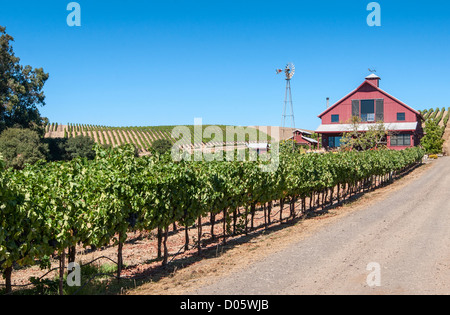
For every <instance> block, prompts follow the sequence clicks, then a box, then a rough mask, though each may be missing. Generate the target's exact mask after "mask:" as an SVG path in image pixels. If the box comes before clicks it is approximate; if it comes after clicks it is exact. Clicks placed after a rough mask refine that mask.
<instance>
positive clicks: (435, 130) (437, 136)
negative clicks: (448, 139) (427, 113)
mask: <svg viewBox="0 0 450 315" xmlns="http://www.w3.org/2000/svg"><path fill="white" fill-rule="evenodd" d="M424 132H425V136H424V137H423V138H422V140H421V141H420V144H421V145H422V146H423V148H424V149H425V151H426V152H427V153H428V154H438V153H442V146H443V144H444V139H442V129H441V127H440V126H439V124H438V122H437V121H436V120H435V119H427V121H426V122H425V128H424Z"/></svg>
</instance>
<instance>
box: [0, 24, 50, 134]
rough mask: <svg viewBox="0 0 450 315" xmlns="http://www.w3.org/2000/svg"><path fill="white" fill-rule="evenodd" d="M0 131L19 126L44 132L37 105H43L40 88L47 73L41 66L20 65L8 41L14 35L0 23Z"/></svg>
mask: <svg viewBox="0 0 450 315" xmlns="http://www.w3.org/2000/svg"><path fill="white" fill-rule="evenodd" d="M0 35H1V36H0V78H1V79H0V132H2V131H3V130H5V129H6V128H10V127H16V126H20V127H23V128H31V129H34V130H37V131H38V132H39V134H40V135H41V136H42V135H43V133H44V118H43V117H41V115H40V113H39V110H38V106H44V105H45V102H44V99H45V95H44V92H43V91H42V89H43V87H44V84H45V82H46V81H47V79H48V77H49V75H48V73H45V72H44V70H43V69H42V68H37V69H33V68H32V67H31V66H22V65H20V63H19V62H20V59H19V58H18V57H16V56H15V54H14V51H13V48H12V46H11V42H13V41H14V38H13V37H12V36H10V35H8V34H7V33H6V29H5V28H4V27H2V26H0Z"/></svg>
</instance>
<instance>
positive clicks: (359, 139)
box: [341, 117, 388, 151]
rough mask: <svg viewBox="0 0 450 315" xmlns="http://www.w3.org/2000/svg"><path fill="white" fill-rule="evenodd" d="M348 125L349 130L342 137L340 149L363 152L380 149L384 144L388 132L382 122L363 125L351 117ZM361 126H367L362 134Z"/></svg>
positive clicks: (358, 119)
mask: <svg viewBox="0 0 450 315" xmlns="http://www.w3.org/2000/svg"><path fill="white" fill-rule="evenodd" d="M350 125H351V128H350V130H349V131H348V132H345V133H344V135H343V136H342V139H341V148H342V149H353V150H358V151H364V150H369V149H372V148H380V147H381V146H383V145H384V144H385V142H386V136H387V134H388V131H387V130H386V127H385V126H384V124H383V122H377V123H375V124H365V125H363V124H362V123H361V120H360V118H358V117H353V118H352V119H351V121H350ZM363 126H367V128H366V129H365V130H364V132H362V130H363V128H362V127H363Z"/></svg>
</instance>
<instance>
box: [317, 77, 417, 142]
mask: <svg viewBox="0 0 450 315" xmlns="http://www.w3.org/2000/svg"><path fill="white" fill-rule="evenodd" d="M353 116H356V117H359V118H360V120H361V124H360V125H359V129H360V130H361V132H364V130H367V129H368V126H370V124H374V123H375V122H383V123H384V126H385V128H386V129H387V130H388V131H389V134H388V136H387V139H386V145H387V146H388V147H389V148H390V149H396V150H402V149H405V148H408V147H412V146H416V145H418V144H419V143H420V139H421V137H422V136H423V130H422V120H423V117H422V115H421V114H420V113H419V112H418V111H417V110H415V109H413V108H411V107H409V106H408V105H406V104H405V103H403V102H401V101H399V100H398V99H396V98H395V97H393V96H392V95H390V94H388V93H387V92H385V91H383V90H382V89H380V77H378V76H377V75H375V74H371V75H369V76H368V77H366V78H365V81H364V82H363V83H362V84H361V85H360V86H359V87H357V88H356V89H355V90H353V91H352V92H350V93H349V94H347V95H346V96H345V97H343V98H342V99H341V100H339V101H338V102H337V103H336V104H334V105H332V106H330V107H329V108H327V110H325V111H324V112H323V113H322V114H320V115H319V118H320V119H321V120H322V124H321V125H320V126H319V128H318V129H317V130H316V133H319V134H321V135H322V146H323V147H324V148H327V149H333V148H337V147H339V146H340V140H341V138H342V135H343V133H345V132H346V131H350V130H351V126H352V125H351V124H350V121H351V119H352V117H353Z"/></svg>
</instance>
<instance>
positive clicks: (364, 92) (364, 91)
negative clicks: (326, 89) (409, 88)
mask: <svg viewBox="0 0 450 315" xmlns="http://www.w3.org/2000/svg"><path fill="white" fill-rule="evenodd" d="M366 99H384V122H386V123H392V122H398V121H397V113H399V112H401V113H405V120H404V121H402V122H415V121H417V119H418V118H417V114H416V113H415V112H413V111H412V110H411V109H409V108H407V107H405V106H404V105H402V104H400V103H398V102H397V101H396V100H395V99H393V98H391V97H389V96H387V95H385V94H384V93H381V92H380V91H379V90H377V89H376V88H374V87H373V86H372V85H371V84H370V83H367V84H365V85H363V86H362V87H361V88H360V89H359V90H358V91H357V92H355V93H353V94H352V95H349V96H348V97H347V98H345V99H343V100H341V101H340V103H339V104H338V105H335V107H333V108H331V109H330V110H329V111H328V112H326V113H325V114H324V115H323V116H322V124H335V123H332V122H331V115H339V123H341V124H343V123H346V122H349V121H350V120H351V118H352V100H366Z"/></svg>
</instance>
